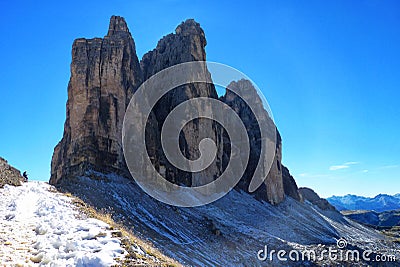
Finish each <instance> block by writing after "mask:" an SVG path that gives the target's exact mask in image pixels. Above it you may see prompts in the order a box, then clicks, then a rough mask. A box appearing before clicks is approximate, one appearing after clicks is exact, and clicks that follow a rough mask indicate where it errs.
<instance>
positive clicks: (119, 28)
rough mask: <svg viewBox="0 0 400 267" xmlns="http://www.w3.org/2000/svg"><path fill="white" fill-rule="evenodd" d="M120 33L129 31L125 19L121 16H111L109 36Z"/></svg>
mask: <svg viewBox="0 0 400 267" xmlns="http://www.w3.org/2000/svg"><path fill="white" fill-rule="evenodd" d="M120 33H129V29H128V25H127V24H126V22H125V19H124V18H123V17H120V16H111V18H110V26H109V27H108V33H107V36H113V35H116V34H120Z"/></svg>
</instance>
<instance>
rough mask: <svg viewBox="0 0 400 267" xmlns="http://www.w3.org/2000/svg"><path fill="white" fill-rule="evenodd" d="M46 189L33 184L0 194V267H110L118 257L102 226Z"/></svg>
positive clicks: (114, 243)
mask: <svg viewBox="0 0 400 267" xmlns="http://www.w3.org/2000/svg"><path fill="white" fill-rule="evenodd" d="M51 189H52V186H50V185H49V184H47V183H44V182H36V181H33V182H28V183H24V184H23V185H22V186H19V187H14V186H8V185H6V186H5V187H4V188H3V189H0V263H1V264H0V265H1V266H35V265H40V266H110V265H112V264H115V263H116V262H115V260H114V259H115V258H117V257H119V258H123V254H124V253H125V251H124V249H122V248H121V246H120V240H119V239H117V238H113V237H111V231H110V230H109V226H108V225H107V224H106V223H104V222H102V221H99V220H96V219H92V218H82V216H78V215H79V212H78V211H77V210H76V208H75V207H74V205H73V203H72V202H71V198H69V197H67V196H65V195H63V194H60V193H55V191H54V188H53V190H51ZM50 190H51V191H50Z"/></svg>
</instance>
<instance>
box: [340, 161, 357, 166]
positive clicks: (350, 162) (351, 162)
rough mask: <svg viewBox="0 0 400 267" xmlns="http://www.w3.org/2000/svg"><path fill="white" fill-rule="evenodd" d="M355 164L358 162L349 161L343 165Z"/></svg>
mask: <svg viewBox="0 0 400 267" xmlns="http://www.w3.org/2000/svg"><path fill="white" fill-rule="evenodd" d="M356 164H360V162H358V161H349V162H346V163H345V164H344V165H356Z"/></svg>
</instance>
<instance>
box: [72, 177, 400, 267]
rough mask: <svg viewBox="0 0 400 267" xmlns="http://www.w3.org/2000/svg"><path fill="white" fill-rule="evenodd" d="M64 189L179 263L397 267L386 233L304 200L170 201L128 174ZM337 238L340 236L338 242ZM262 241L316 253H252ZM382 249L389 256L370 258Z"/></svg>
mask: <svg viewBox="0 0 400 267" xmlns="http://www.w3.org/2000/svg"><path fill="white" fill-rule="evenodd" d="M89 177H91V178H89ZM64 190H68V191H70V192H73V193H74V194H76V195H78V196H79V197H81V198H82V200H84V201H85V203H89V204H91V205H93V206H95V207H97V209H99V210H104V209H105V210H107V209H108V210H109V213H110V214H112V217H113V219H114V220H116V221H118V222H120V223H122V224H123V225H125V227H126V229H127V230H128V231H131V232H134V233H135V234H136V235H138V236H140V237H142V238H143V239H146V240H148V241H149V242H151V243H152V244H154V246H155V247H157V248H158V249H159V250H160V251H161V252H162V253H163V254H165V255H167V256H169V257H171V258H173V259H175V260H177V261H179V262H180V263H182V264H184V265H186V266H342V265H344V266H400V262H399V259H400V246H399V244H398V243H396V242H393V241H394V240H393V239H391V238H389V237H387V236H384V235H382V234H381V232H379V231H377V230H374V229H372V228H369V227H365V226H363V225H360V224H358V223H356V222H354V221H351V220H349V219H347V218H346V217H344V216H343V215H342V214H340V213H339V212H337V211H336V210H329V209H327V210H323V209H321V208H319V207H318V205H315V204H312V203H311V202H309V201H307V200H306V201H305V202H304V203H302V202H299V201H296V200H294V199H292V198H290V197H287V198H286V200H285V201H284V202H283V203H281V204H279V205H271V204H270V203H268V202H265V201H260V200H257V199H256V198H255V197H254V196H252V195H250V194H247V193H245V192H243V191H240V190H239V191H237V190H233V191H231V192H230V193H228V194H227V195H226V196H225V197H223V198H221V199H219V200H218V201H216V202H213V203H211V204H208V205H206V206H202V207H196V208H176V207H173V206H169V205H165V204H163V203H161V202H159V201H156V200H154V199H153V198H151V197H150V196H148V195H147V194H146V193H144V192H143V191H142V190H141V189H140V188H139V187H138V186H137V185H136V183H135V182H134V181H132V180H130V179H125V178H123V177H120V176H117V175H113V174H110V175H104V174H101V173H96V172H91V173H89V174H88V176H87V177H79V178H76V179H75V180H71V183H70V184H69V185H67V184H65V185H64ZM317 204H318V203H317ZM338 240H345V246H344V247H342V248H341V249H339V248H338V244H337V243H338ZM265 246H268V250H269V251H271V250H275V251H278V250H285V251H286V252H287V253H290V251H297V252H298V253H301V252H306V251H310V250H312V251H315V252H316V254H317V257H318V256H319V257H318V258H316V259H315V260H308V259H305V260H302V259H301V258H300V259H299V260H290V259H288V260H287V261H281V260H279V259H278V258H277V256H276V254H275V256H274V257H273V259H272V260H269V259H265V260H260V259H259V258H258V257H257V254H258V252H259V251H260V250H263V249H264V247H265ZM329 249H331V250H336V251H337V252H336V253H337V254H340V253H347V252H348V251H350V252H351V251H355V250H356V251H358V253H360V255H361V254H362V253H363V252H364V251H371V252H372V253H371V255H370V260H368V259H366V260H365V259H362V258H361V256H360V259H359V260H352V259H350V260H346V259H340V258H336V259H335V258H333V259H332V258H329V257H328V255H327V254H325V255H324V254H323V253H324V252H323V251H327V250H329ZM294 253H296V252H294ZM382 255H385V256H391V258H390V259H389V258H386V261H379V262H378V260H381V258H380V256H382ZM286 256H288V255H287V254H286Z"/></svg>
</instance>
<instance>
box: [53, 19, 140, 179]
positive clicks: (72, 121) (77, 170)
mask: <svg viewBox="0 0 400 267" xmlns="http://www.w3.org/2000/svg"><path fill="white" fill-rule="evenodd" d="M141 82H142V73H141V69H140V66H139V60H138V58H137V56H136V49H135V42H134V41H133V39H132V36H131V34H130V32H129V30H128V26H127V25H126V22H125V20H124V19H123V18H122V17H118V16H112V17H111V19H110V26H109V29H108V33H107V35H106V36H104V38H103V39H101V38H94V39H77V40H75V41H74V44H73V46H72V63H71V78H70V81H69V84H68V101H67V108H66V109H67V116H66V121H65V125H64V135H63V138H62V140H61V141H60V142H59V143H58V144H57V146H56V147H55V149H54V154H53V158H52V162H51V178H50V183H52V184H57V183H59V182H60V181H61V179H65V178H67V177H71V176H76V175H83V174H84V173H85V171H87V170H89V169H93V170H97V171H105V172H110V171H112V172H117V173H120V172H124V171H125V170H126V168H125V162H124V158H123V152H122V140H121V139H122V123H123V119H124V114H125V109H126V107H127V104H128V103H129V99H130V97H131V96H132V94H133V92H134V91H135V90H136V89H137V87H138V86H139V85H140V84H141Z"/></svg>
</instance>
